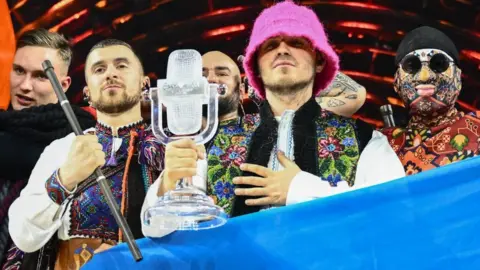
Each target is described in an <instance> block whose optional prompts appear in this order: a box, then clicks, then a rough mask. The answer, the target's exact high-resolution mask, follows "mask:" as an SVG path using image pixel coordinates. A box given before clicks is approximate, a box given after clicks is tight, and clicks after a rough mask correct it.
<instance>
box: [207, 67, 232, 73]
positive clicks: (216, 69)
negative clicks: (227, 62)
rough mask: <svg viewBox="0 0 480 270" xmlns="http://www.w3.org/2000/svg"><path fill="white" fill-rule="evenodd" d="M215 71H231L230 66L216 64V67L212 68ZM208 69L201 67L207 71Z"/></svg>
mask: <svg viewBox="0 0 480 270" xmlns="http://www.w3.org/2000/svg"><path fill="white" fill-rule="evenodd" d="M213 69H214V70H215V71H228V72H231V70H230V68H229V67H224V66H218V67H214V68H213ZM208 70H210V69H209V68H206V67H204V68H202V71H208Z"/></svg>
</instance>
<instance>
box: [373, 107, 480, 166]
mask: <svg viewBox="0 0 480 270" xmlns="http://www.w3.org/2000/svg"><path fill="white" fill-rule="evenodd" d="M455 119H457V120H456V121H455V122H454V123H452V124H446V125H442V126H439V127H435V128H432V129H404V130H403V131H402V132H397V130H399V129H398V128H390V129H384V130H382V132H383V133H384V134H385V135H386V136H387V137H388V141H389V143H390V145H391V146H392V148H393V149H394V151H395V152H396V153H397V155H398V157H399V159H400V161H401V162H402V164H403V166H404V169H405V172H406V174H407V175H411V174H416V173H419V172H422V171H426V170H430V169H433V168H437V167H440V166H444V165H447V164H450V163H453V162H457V161H459V160H464V159H466V158H469V157H473V156H477V155H478V153H479V146H480V140H479V139H480V134H479V133H478V131H477V128H476V127H478V126H479V125H480V118H479V117H478V114H477V113H472V114H469V115H465V114H464V113H462V112H460V113H458V115H457V117H456V118H455Z"/></svg>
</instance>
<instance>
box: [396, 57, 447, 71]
mask: <svg viewBox="0 0 480 270" xmlns="http://www.w3.org/2000/svg"><path fill="white" fill-rule="evenodd" d="M427 62H428V67H429V68H430V69H431V70H432V71H433V72H435V73H443V72H445V71H446V70H447V69H448V67H449V66H450V63H453V61H452V60H450V59H449V58H448V57H447V56H446V55H445V54H443V53H437V54H434V55H433V56H432V57H431V58H430V61H422V60H420V58H419V57H418V56H416V55H413V54H410V55H407V56H405V58H403V60H402V62H401V67H402V69H403V70H404V71H405V72H407V73H410V74H417V73H418V72H419V71H420V69H422V64H423V63H427Z"/></svg>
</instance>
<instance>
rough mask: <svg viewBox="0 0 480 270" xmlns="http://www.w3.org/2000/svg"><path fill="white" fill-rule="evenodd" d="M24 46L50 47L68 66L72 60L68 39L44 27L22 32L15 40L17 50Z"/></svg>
mask: <svg viewBox="0 0 480 270" xmlns="http://www.w3.org/2000/svg"><path fill="white" fill-rule="evenodd" d="M26 46H35V47H43V48H50V49H54V50H57V51H58V55H59V56H60V58H61V59H62V61H63V62H65V64H66V65H67V70H68V67H69V66H70V63H71V62H72V55H73V52H72V48H71V47H70V43H69V42H68V40H67V39H66V38H65V37H64V36H63V35H62V34H59V33H55V32H49V31H48V30H46V29H44V28H38V29H33V30H29V31H27V32H25V33H24V34H22V35H21V36H20V37H19V38H18V40H17V48H16V49H17V50H18V49H20V48H23V47H26Z"/></svg>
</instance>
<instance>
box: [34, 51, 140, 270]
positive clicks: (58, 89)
mask: <svg viewBox="0 0 480 270" xmlns="http://www.w3.org/2000/svg"><path fill="white" fill-rule="evenodd" d="M42 67H43V70H44V72H45V73H46V74H47V77H48V79H49V80H50V83H51V84H52V86H53V90H54V91H55V94H56V95H57V98H58V102H59V103H60V105H61V106H62V109H63V111H64V112H65V115H66V116H67V119H68V122H70V125H71V126H72V129H73V132H74V133H75V134H76V135H77V136H78V135H83V130H82V128H81V127H80V124H79V123H78V119H77V117H76V116H75V114H74V113H73V110H72V106H71V105H70V102H69V101H68V99H67V96H66V95H65V93H64V92H63V89H62V86H61V85H60V82H59V81H58V78H57V75H55V72H54V70H53V65H52V63H51V62H50V61H49V60H45V61H44V62H43V63H42ZM94 174H95V176H96V177H97V182H98V184H99V185H100V189H101V190H102V192H103V195H105V199H106V201H107V204H108V206H109V207H110V211H112V214H113V217H114V218H115V220H116V221H117V224H118V226H119V227H120V229H121V230H122V232H123V235H124V237H125V240H126V241H125V242H127V244H128V247H129V248H130V251H131V252H132V255H133V257H134V258H135V261H140V260H141V259H142V253H141V252H140V249H139V248H138V246H137V243H136V242H135V239H134V238H133V234H132V231H131V230H130V227H129V226H128V224H127V221H126V220H125V218H124V217H123V215H122V213H121V212H120V208H119V207H118V204H117V202H116V201H115V199H114V198H113V194H112V191H111V190H110V187H109V186H108V184H107V179H106V178H105V176H104V175H103V173H102V170H100V168H97V169H95V172H94ZM124 195H125V194H124ZM139 218H140V217H139Z"/></svg>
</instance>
